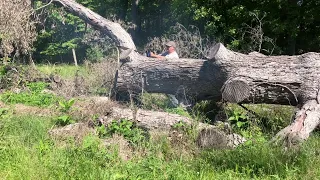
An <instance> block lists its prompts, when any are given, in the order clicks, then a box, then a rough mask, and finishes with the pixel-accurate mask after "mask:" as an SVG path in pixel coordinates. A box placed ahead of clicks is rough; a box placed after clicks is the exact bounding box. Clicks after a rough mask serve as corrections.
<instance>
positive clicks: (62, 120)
mask: <svg viewBox="0 0 320 180" xmlns="http://www.w3.org/2000/svg"><path fill="white" fill-rule="evenodd" d="M75 122H76V121H75V120H74V119H73V118H72V117H71V116H69V115H62V116H58V118H57V120H56V124H57V125H59V126H65V125H68V124H72V123H75Z"/></svg>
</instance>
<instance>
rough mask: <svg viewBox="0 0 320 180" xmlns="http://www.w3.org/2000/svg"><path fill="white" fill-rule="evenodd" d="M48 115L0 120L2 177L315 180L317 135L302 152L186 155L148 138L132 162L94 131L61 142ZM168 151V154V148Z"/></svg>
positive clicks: (261, 148) (254, 149) (266, 149)
mask: <svg viewBox="0 0 320 180" xmlns="http://www.w3.org/2000/svg"><path fill="white" fill-rule="evenodd" d="M53 123H54V122H53V120H52V119H51V118H50V117H31V116H11V117H9V118H5V119H4V118H3V119H1V120H0V177H1V178H3V179H316V178H317V177H319V175H320V170H319V168H318V167H320V157H319V149H320V142H319V136H318V135H315V136H313V137H311V138H310V139H309V140H308V141H307V142H306V143H305V144H304V145H303V146H302V148H301V149H300V150H299V151H292V152H291V151H283V149H281V148H279V147H272V146H268V145H265V144H259V143H258V144H251V145H244V146H240V147H238V148H236V149H234V150H208V151H203V152H202V153H200V154H198V153H195V154H193V155H190V156H184V155H182V153H181V148H179V147H177V146H178V145H177V144H171V143H170V142H168V139H167V138H165V137H163V138H162V140H160V141H159V140H152V139H151V140H150V142H149V143H147V144H146V145H145V146H143V147H141V148H142V149H144V150H143V152H144V153H143V154H142V155H141V154H140V155H139V153H138V155H137V156H135V157H134V158H133V159H131V160H129V161H122V160H121V159H120V158H119V155H118V151H117V150H116V148H104V147H103V146H102V145H101V144H100V140H99V138H98V137H96V136H93V135H91V136H87V137H86V138H85V139H84V140H83V142H82V143H80V145H77V144H76V143H75V142H74V141H72V140H71V141H70V142H69V143H68V146H61V145H58V144H57V142H56V141H53V140H52V139H50V138H49V136H48V133H47V131H48V130H49V129H50V128H51V127H52V126H53ZM169 152H170V153H169Z"/></svg>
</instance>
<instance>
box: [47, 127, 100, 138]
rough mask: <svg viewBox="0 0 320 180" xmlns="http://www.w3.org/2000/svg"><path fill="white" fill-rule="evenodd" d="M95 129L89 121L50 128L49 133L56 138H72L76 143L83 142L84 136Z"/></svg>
mask: <svg viewBox="0 0 320 180" xmlns="http://www.w3.org/2000/svg"><path fill="white" fill-rule="evenodd" d="M94 132H95V130H94V129H93V128H90V127H89V126H88V124H87V123H75V124H69V125H67V126H63V127H57V128H54V129H51V130H49V132H48V133H49V135H50V137H52V138H53V139H55V140H58V141H66V140H69V139H70V138H72V139H73V140H75V142H76V143H80V142H82V140H83V138H84V137H85V136H87V135H89V134H91V133H94Z"/></svg>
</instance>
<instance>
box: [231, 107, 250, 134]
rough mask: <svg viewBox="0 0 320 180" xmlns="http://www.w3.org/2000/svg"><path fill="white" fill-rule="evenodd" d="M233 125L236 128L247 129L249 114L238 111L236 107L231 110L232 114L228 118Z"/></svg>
mask: <svg viewBox="0 0 320 180" xmlns="http://www.w3.org/2000/svg"><path fill="white" fill-rule="evenodd" d="M228 121H230V123H231V126H232V127H233V128H236V129H240V130H242V129H246V128H248V126H249V122H248V117H247V114H246V113H244V112H241V111H237V110H236V109H235V110H233V111H230V115H229V118H228Z"/></svg>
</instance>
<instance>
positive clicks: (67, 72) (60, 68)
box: [37, 64, 88, 78]
mask: <svg viewBox="0 0 320 180" xmlns="http://www.w3.org/2000/svg"><path fill="white" fill-rule="evenodd" d="M37 69H38V70H39V71H41V72H42V73H44V74H47V75H50V74H57V75H59V76H61V77H62V78H74V77H75V75H76V72H77V71H78V73H79V75H82V76H83V75H88V72H87V69H86V67H84V66H70V65H67V64H60V65H37Z"/></svg>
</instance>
